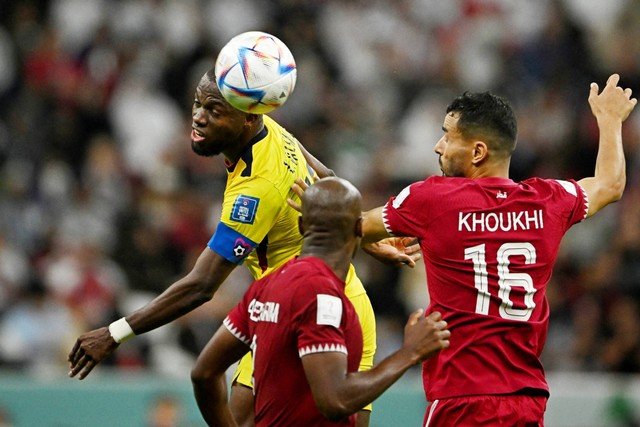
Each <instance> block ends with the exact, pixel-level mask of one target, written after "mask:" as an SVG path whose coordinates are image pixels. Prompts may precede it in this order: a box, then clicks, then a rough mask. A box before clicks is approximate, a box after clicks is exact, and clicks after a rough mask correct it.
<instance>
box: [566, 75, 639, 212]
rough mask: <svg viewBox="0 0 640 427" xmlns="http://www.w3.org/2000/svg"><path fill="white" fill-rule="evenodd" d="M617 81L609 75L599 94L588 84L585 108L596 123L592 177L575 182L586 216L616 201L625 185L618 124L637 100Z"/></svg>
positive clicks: (616, 77) (623, 119)
mask: <svg viewBox="0 0 640 427" xmlns="http://www.w3.org/2000/svg"><path fill="white" fill-rule="evenodd" d="M619 81H620V76H619V75H618V74H612V75H611V76H610V77H609V79H608V80H607V84H606V85H605V87H604V89H603V90H602V92H601V93H600V94H598V91H599V89H598V85H597V84H596V83H591V89H590V92H589V105H590V106H591V112H592V113H593V115H594V116H595V118H596V121H597V122H598V129H599V131H600V139H599V142H598V144H599V145H598V156H597V158H596V167H595V172H594V176H592V177H588V178H584V179H581V180H580V181H578V183H579V184H580V185H581V186H582V188H583V189H584V191H585V192H586V193H587V198H588V200H589V211H588V213H587V217H590V216H592V215H594V214H595V213H597V212H598V211H599V210H600V209H602V208H604V207H605V206H606V205H608V204H609V203H612V202H616V201H618V200H620V198H621V197H622V192H623V191H624V187H625V184H626V171H625V159H624V151H623V147H622V122H624V121H625V120H626V119H627V117H629V114H630V113H631V111H633V109H634V108H635V106H636V103H637V100H636V99H635V98H631V89H622V88H621V87H620V86H618V82H619Z"/></svg>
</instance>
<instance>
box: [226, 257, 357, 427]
mask: <svg viewBox="0 0 640 427" xmlns="http://www.w3.org/2000/svg"><path fill="white" fill-rule="evenodd" d="M344 287H345V283H344V282H343V281H341V280H340V279H338V277H337V276H336V275H335V274H334V273H333V271H332V270H331V269H330V268H329V267H328V266H327V265H326V264H325V263H324V262H323V261H322V260H320V259H318V258H314V257H304V258H300V259H294V260H292V261H289V262H288V263H287V264H285V265H284V266H282V268H280V269H279V270H277V271H275V272H274V273H272V274H270V275H268V276H266V277H264V278H263V279H261V280H259V281H257V282H255V283H253V284H252V285H251V287H250V288H249V289H248V290H247V292H246V293H245V295H244V297H243V299H242V300H241V301H240V303H239V304H238V305H237V306H236V307H235V308H234V309H233V310H232V311H231V312H230V313H229V315H228V316H227V318H226V319H225V321H224V324H225V326H226V327H227V329H228V330H229V331H230V332H231V333H232V334H233V335H235V336H236V337H237V338H238V339H240V340H241V341H243V342H244V343H246V344H247V345H250V346H251V350H252V352H253V363H254V373H253V375H254V394H255V403H254V405H255V421H256V426H354V425H355V416H351V417H349V418H346V419H344V420H341V421H339V422H330V421H329V420H327V419H326V418H324V417H323V416H322V414H320V411H318V408H317V407H316V405H315V402H314V400H313V396H312V394H311V389H310V387H309V383H308V382H307V378H306V376H305V373H304V368H303V366H302V361H301V358H302V357H304V356H305V355H307V354H312V353H321V352H341V353H345V354H346V355H347V369H348V371H349V372H355V371H357V370H358V365H359V363H360V358H361V356H362V330H361V328H360V323H359V321H358V315H357V314H356V312H355V309H354V307H353V305H352V304H351V302H350V301H349V300H348V299H347V297H346V296H345V293H344Z"/></svg>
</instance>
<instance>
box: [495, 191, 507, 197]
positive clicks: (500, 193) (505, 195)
mask: <svg viewBox="0 0 640 427" xmlns="http://www.w3.org/2000/svg"><path fill="white" fill-rule="evenodd" d="M506 198H507V193H506V191H500V190H498V194H496V199H506Z"/></svg>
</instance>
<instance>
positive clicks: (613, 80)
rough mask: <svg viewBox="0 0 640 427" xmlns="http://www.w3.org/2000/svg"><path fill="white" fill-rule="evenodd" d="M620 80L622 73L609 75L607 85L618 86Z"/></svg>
mask: <svg viewBox="0 0 640 427" xmlns="http://www.w3.org/2000/svg"><path fill="white" fill-rule="evenodd" d="M619 81H620V75H619V74H616V73H614V74H611V75H610V76H609V78H608V79H607V86H610V87H616V86H617V85H618V82H619Z"/></svg>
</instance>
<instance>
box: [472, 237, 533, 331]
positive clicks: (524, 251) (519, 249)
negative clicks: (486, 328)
mask: <svg viewBox="0 0 640 427" xmlns="http://www.w3.org/2000/svg"><path fill="white" fill-rule="evenodd" d="M517 255H520V256H524V263H525V264H533V263H535V262H536V249H535V248H534V247H533V245H532V244H531V243H526V242H523V243H505V244H503V245H502V246H500V249H498V254H497V261H498V287H499V288H500V289H499V291H498V297H499V298H500V300H501V301H502V302H501V304H500V309H499V313H500V317H502V318H503V319H510V320H521V321H527V320H529V318H530V317H531V313H532V312H533V309H534V308H535V306H536V304H535V303H534V302H533V295H534V294H535V293H536V288H535V287H534V286H533V280H532V279H531V276H529V275H528V274H527V273H512V272H510V271H509V258H510V257H512V256H517ZM464 259H465V260H471V261H472V262H473V271H474V272H475V275H474V278H473V280H474V285H475V287H476V289H478V297H477V298H476V313H479V314H484V315H488V314H489V301H490V299H491V294H490V293H489V281H488V275H487V261H486V252H485V245H484V244H482V245H478V246H473V247H471V248H467V249H465V251H464ZM514 287H521V288H523V289H524V290H525V295H524V305H525V308H514V307H513V301H511V299H510V298H509V294H510V293H511V289H513V288H514Z"/></svg>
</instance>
